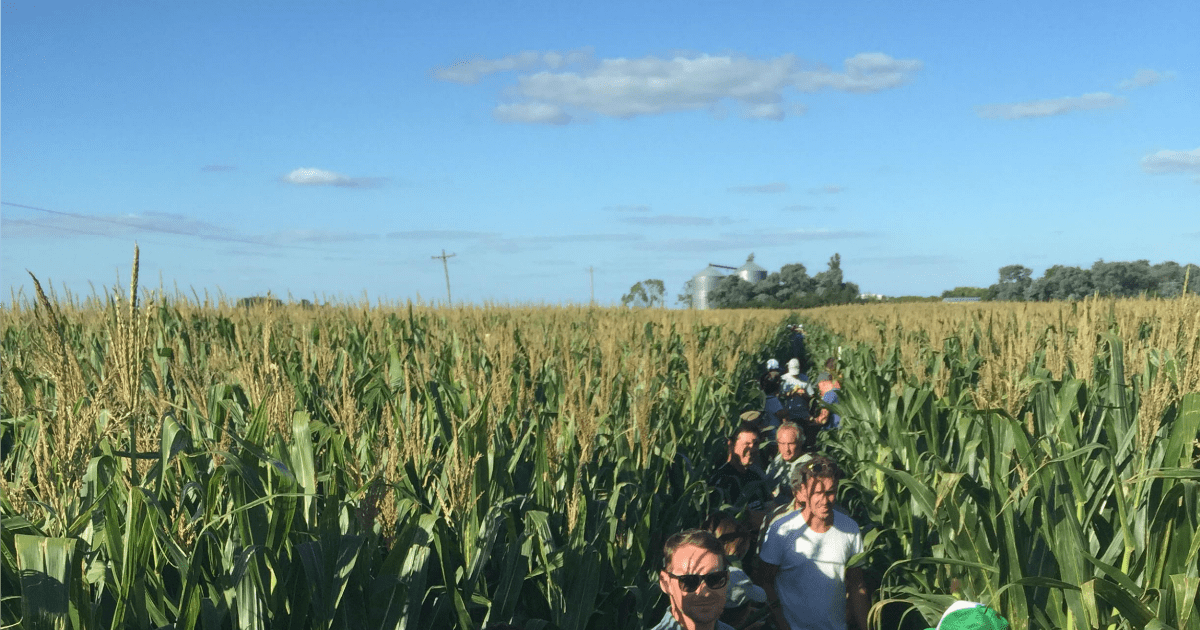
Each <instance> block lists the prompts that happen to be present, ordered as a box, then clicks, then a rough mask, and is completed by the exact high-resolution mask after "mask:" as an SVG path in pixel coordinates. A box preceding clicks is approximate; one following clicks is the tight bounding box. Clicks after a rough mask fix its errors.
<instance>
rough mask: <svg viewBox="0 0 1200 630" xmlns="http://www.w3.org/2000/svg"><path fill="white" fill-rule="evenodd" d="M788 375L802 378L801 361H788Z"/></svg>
mask: <svg viewBox="0 0 1200 630" xmlns="http://www.w3.org/2000/svg"><path fill="white" fill-rule="evenodd" d="M788 374H791V375H792V376H800V359H792V360H791V361H788Z"/></svg>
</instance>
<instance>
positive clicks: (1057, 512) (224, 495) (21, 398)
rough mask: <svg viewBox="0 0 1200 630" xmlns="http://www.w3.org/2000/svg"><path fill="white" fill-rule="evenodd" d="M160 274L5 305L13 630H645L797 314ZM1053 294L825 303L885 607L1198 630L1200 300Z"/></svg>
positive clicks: (842, 439)
mask: <svg viewBox="0 0 1200 630" xmlns="http://www.w3.org/2000/svg"><path fill="white" fill-rule="evenodd" d="M134 269H135V275H134V277H133V279H132V282H131V289H130V290H129V291H128V292H125V291H123V290H118V291H113V292H111V293H106V294H104V295H100V296H93V297H91V298H88V299H83V300H80V299H76V298H74V297H72V296H69V295H68V296H66V297H65V298H64V299H61V300H60V299H57V298H56V297H55V296H54V295H53V294H50V295H46V294H45V293H43V292H42V289H41V287H40V286H39V287H38V290H37V291H38V295H37V296H36V299H34V300H28V301H26V300H22V299H14V300H13V301H12V303H11V305H10V306H9V307H8V308H6V309H4V310H3V311H2V312H0V315H2V317H3V320H2V322H0V327H2V330H3V338H2V340H0V344H2V350H3V366H2V374H0V378H2V382H3V391H2V393H0V407H2V409H0V458H2V473H3V474H2V475H0V490H2V495H0V509H2V513H3V514H2V519H3V520H2V522H0V547H2V551H3V558H2V565H0V569H2V575H0V592H2V596H0V622H2V624H3V626H5V627H13V626H18V625H19V626H20V627H25V628H42V627H46V628H125V627H132V628H162V627H174V628H206V629H209V628H211V629H219V628H267V627H270V628H298V629H299V628H335V627H336V628H342V627H356V628H459V629H462V630H467V629H474V628H481V627H486V626H488V625H490V624H500V623H511V624H513V625H516V626H518V627H522V628H528V629H541V628H560V629H580V630H582V629H585V628H596V629H599V628H611V627H619V628H643V627H648V626H650V625H652V624H653V623H654V622H656V621H657V620H658V619H659V618H660V617H661V615H662V611H663V609H664V607H665V601H664V599H663V596H662V594H661V593H660V592H659V590H658V587H657V570H658V569H659V568H660V566H659V563H660V558H661V546H662V542H663V540H664V539H665V538H666V537H667V536H669V535H670V534H672V533H674V532H676V531H679V530H681V529H684V528H688V527H694V526H696V525H698V524H699V523H700V522H701V520H702V519H703V518H704V516H705V514H706V513H707V512H708V510H709V509H710V508H711V507H713V506H711V505H709V493H708V487H707V484H706V483H705V479H707V478H708V477H709V474H710V473H711V471H712V470H713V468H714V467H715V465H716V464H718V463H720V461H722V460H721V458H722V457H723V455H724V444H723V440H722V436H723V435H724V434H726V433H727V432H728V431H729V429H730V428H732V426H733V421H734V419H735V418H736V417H737V415H738V414H739V413H740V412H741V411H743V410H745V409H748V408H759V407H761V404H762V403H761V395H760V393H759V391H758V389H757V385H756V382H755V378H756V377H757V376H758V375H759V372H760V370H761V366H762V361H764V360H765V359H766V358H767V357H769V356H775V357H779V358H781V359H782V358H785V357H786V353H785V351H784V348H786V347H787V342H788V340H787V339H786V338H785V337H784V336H783V328H782V324H783V323H784V321H785V318H786V317H788V314H787V313H784V312H781V311H775V312H770V311H736V312H729V311H725V312H720V311H718V312H695V311H682V312H681V311H664V310H643V311H629V310H624V309H601V308H581V307H543V308H501V307H460V308H444V309H433V308H428V307H424V306H420V305H411V304H406V305H386V304H384V305H380V304H376V305H370V304H367V303H362V304H357V305H340V306H327V307H316V308H304V307H301V306H299V305H292V306H285V307H282V308H268V307H266V306H256V307H253V308H235V307H233V306H232V305H230V304H228V303H225V302H223V301H220V300H215V301H212V300H208V299H207V298H201V297H199V296H193V297H192V298H190V299H189V298H186V297H184V296H180V295H174V296H165V295H164V294H163V293H162V292H153V291H144V290H143V291H139V289H138V288H137V286H138V285H137V278H136V259H135V266H134ZM1052 306H1054V307H1055V308H1057V309H1058V310H1057V311H1054V310H1047V311H1046V313H1048V314H1046V315H1045V316H1041V315H1036V314H1034V313H1033V312H1032V311H1023V310H1013V309H1014V307H1012V306H1004V307H1000V306H995V305H986V308H984V307H980V309H978V310H968V309H963V308H962V307H961V305H952V308H956V309H958V310H956V311H940V312H936V313H934V312H911V313H909V312H899V311H896V312H893V311H890V310H886V309H885V308H879V307H872V308H865V307H857V308H849V307H839V308H835V309H816V310H812V311H805V312H804V313H803V316H804V318H805V321H806V322H807V323H808V325H809V330H810V338H809V347H810V349H811V350H812V352H811V355H812V357H813V358H814V359H817V360H823V359H824V358H825V357H827V356H834V355H835V354H836V355H838V356H840V358H839V359H838V362H837V369H836V371H837V372H838V373H839V376H840V378H841V382H842V397H841V402H840V403H839V404H838V405H837V407H836V411H838V412H840V413H841V414H842V415H843V417H844V421H843V429H842V430H841V431H839V432H837V433H836V434H832V433H826V434H823V438H822V444H821V447H822V448H824V449H826V450H828V451H829V452H831V453H832V454H833V455H834V456H835V457H837V458H838V459H839V460H841V462H842V463H843V465H844V467H845V468H846V469H847V470H849V471H850V472H851V477H850V478H849V479H848V480H847V482H846V483H845V484H844V486H843V487H844V489H843V494H842V497H841V501H842V503H843V505H844V506H845V507H846V509H847V510H848V511H850V512H851V513H852V514H853V515H854V517H855V518H856V520H858V522H859V523H861V524H863V525H864V531H865V532H866V543H867V545H866V548H867V552H866V554H865V557H864V558H863V559H862V561H863V562H864V564H865V565H866V567H867V569H868V574H869V575H871V576H872V579H873V580H874V582H875V585H876V586H877V592H876V601H878V602H879V604H877V606H876V608H875V613H876V615H877V616H879V614H880V613H885V612H886V611H887V610H888V603H889V602H897V603H901V604H903V606H910V607H912V608H911V610H914V611H916V613H919V614H920V615H922V616H924V618H925V619H920V620H917V619H915V616H910V617H909V618H908V619H907V620H905V621H906V623H909V624H916V625H915V627H918V628H924V627H927V626H926V621H925V620H926V619H928V620H929V623H930V624H931V623H932V621H933V620H936V618H937V616H938V614H940V612H941V610H942V609H943V608H944V607H945V606H946V605H947V604H948V603H949V602H950V601H951V600H952V599H953V598H955V597H965V598H970V599H975V600H979V601H984V602H986V603H989V604H991V605H993V606H996V607H997V608H998V609H1000V611H1001V612H1002V613H1003V614H1005V615H1006V616H1007V617H1008V618H1009V619H1010V620H1012V621H1013V623H1014V626H1015V627H1017V628H1038V629H1050V628H1072V629H1073V628H1174V629H1176V630H1185V629H1186V630H1200V611H1198V607H1197V602H1196V593H1197V588H1198V586H1200V575H1198V568H1197V567H1198V565H1200V561H1198V554H1200V532H1198V530H1200V523H1198V521H1200V504H1198V502H1197V488H1198V484H1200V465H1198V463H1197V457H1198V453H1200V450H1198V449H1200V445H1198V444H1197V442H1196V440H1197V432H1198V431H1200V394H1198V393H1197V390H1198V389H1200V387H1198V386H1197V379H1198V378H1200V377H1198V374H1200V305H1198V304H1197V303H1196V302H1195V301H1194V300H1193V301H1191V302H1152V301H1151V302H1128V303H1127V302H1111V301H1099V302H1085V303H1081V304H1075V305H1070V304H1067V305H1052ZM1020 308H1029V307H1026V306H1024V305H1022V306H1021V307H1020ZM1039 308H1040V307H1039ZM1135 310H1136V311H1137V312H1136V313H1134V311H1135ZM1131 313H1134V314H1131ZM839 348H840V350H839ZM884 616H886V615H884Z"/></svg>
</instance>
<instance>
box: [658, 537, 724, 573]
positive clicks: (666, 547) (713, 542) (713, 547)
mask: <svg viewBox="0 0 1200 630" xmlns="http://www.w3.org/2000/svg"><path fill="white" fill-rule="evenodd" d="M689 545H690V546H692V547H699V548H701V549H703V550H705V551H708V552H710V553H713V554H715V555H716V556H717V557H718V558H720V559H721V568H722V569H724V568H725V547H724V546H722V545H721V541H719V540H717V537H716V536H714V535H713V533H712V532H708V531H704V530H703V529H686V530H684V531H682V532H679V533H678V534H674V535H672V536H671V537H670V538H667V542H665V543H663V570H664V571H670V570H671V561H672V560H674V559H675V550H677V549H679V548H680V547H686V546H689Z"/></svg>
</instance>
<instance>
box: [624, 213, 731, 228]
mask: <svg viewBox="0 0 1200 630" xmlns="http://www.w3.org/2000/svg"><path fill="white" fill-rule="evenodd" d="M621 221H623V222H625V223H631V224H634V225H675V226H687V225H712V223H713V220H712V219H710V218H708V217H688V216H682V215H676V214H660V215H656V216H650V217H622V218H621Z"/></svg>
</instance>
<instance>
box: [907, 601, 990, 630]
mask: <svg viewBox="0 0 1200 630" xmlns="http://www.w3.org/2000/svg"><path fill="white" fill-rule="evenodd" d="M927 630H1009V625H1008V621H1007V620H1006V619H1005V618H1004V617H1001V616H1000V613H998V612H996V611H994V610H992V609H991V608H988V607H987V606H984V605H983V604H980V603H979V602H966V601H958V602H954V603H953V604H951V605H950V607H949V608H947V609H946V612H945V613H943V614H942V619H941V621H938V625H937V627H936V628H928V629H927Z"/></svg>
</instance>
